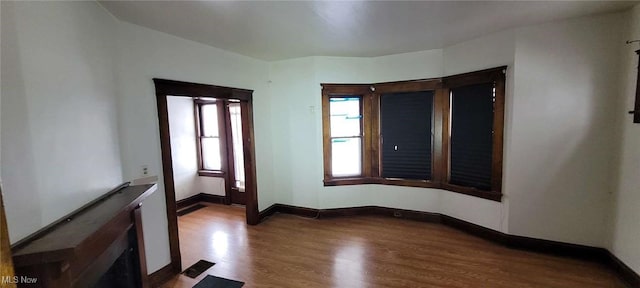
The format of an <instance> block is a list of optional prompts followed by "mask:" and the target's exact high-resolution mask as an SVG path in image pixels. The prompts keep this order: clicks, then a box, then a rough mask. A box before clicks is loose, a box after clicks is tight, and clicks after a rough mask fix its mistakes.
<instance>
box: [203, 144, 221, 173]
mask: <svg viewBox="0 0 640 288" xmlns="http://www.w3.org/2000/svg"><path fill="white" fill-rule="evenodd" d="M202 166H203V168H204V169H206V170H220V169H222V161H221V160H220V138H202Z"/></svg>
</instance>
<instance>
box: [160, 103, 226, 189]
mask: <svg viewBox="0 0 640 288" xmlns="http://www.w3.org/2000/svg"><path fill="white" fill-rule="evenodd" d="M167 110H168V114H169V134H170V135H171V157H172V159H171V160H172V163H173V182H174V187H175V193H176V200H182V199H185V198H189V197H191V196H193V195H196V194H200V193H206V194H212V195H220V196H224V194H225V191H224V190H225V186H224V178H220V177H205V176H198V154H197V153H198V152H197V146H196V122H195V116H194V104H193V98H191V97H178V96H169V97H167Z"/></svg>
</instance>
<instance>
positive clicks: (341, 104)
mask: <svg viewBox="0 0 640 288" xmlns="http://www.w3.org/2000/svg"><path fill="white" fill-rule="evenodd" d="M329 115H331V137H348V136H360V135H361V134H360V127H361V126H360V119H361V118H362V116H361V115H360V98H357V97H351V98H331V99H329Z"/></svg>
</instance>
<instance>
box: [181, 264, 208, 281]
mask: <svg viewBox="0 0 640 288" xmlns="http://www.w3.org/2000/svg"><path fill="white" fill-rule="evenodd" d="M215 264H216V263H213V262H209V261H205V260H200V261H198V262H196V264H193V265H191V267H189V268H187V270H184V272H182V274H184V275H187V277H191V278H196V277H198V275H200V274H202V272H204V271H206V270H207V269H209V268H211V266H213V265H215Z"/></svg>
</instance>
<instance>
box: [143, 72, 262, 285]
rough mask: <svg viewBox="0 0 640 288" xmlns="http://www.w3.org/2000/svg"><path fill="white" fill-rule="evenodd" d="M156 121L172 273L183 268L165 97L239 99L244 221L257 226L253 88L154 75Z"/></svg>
mask: <svg viewBox="0 0 640 288" xmlns="http://www.w3.org/2000/svg"><path fill="white" fill-rule="evenodd" d="M153 82H154V84H155V89H156V102H157V106H158V121H159V129H160V148H161V150H162V175H163V178H164V192H165V201H166V206H167V221H168V226H169V227H168V228H169V249H170V253H171V267H172V268H173V271H174V272H178V273H179V272H180V271H182V260H181V258H180V243H179V239H178V218H177V215H176V194H175V186H174V179H173V163H172V162H171V157H172V156H171V135H170V133H169V112H168V107H167V97H168V96H186V97H192V98H196V97H213V98H217V99H237V100H240V111H241V121H242V145H243V150H244V151H243V154H244V169H245V193H246V194H245V195H246V205H245V208H246V213H247V224H249V225H256V224H258V223H259V219H258V195H257V183H256V164H255V145H254V140H253V139H254V138H253V135H254V134H253V96H252V94H253V91H252V90H246V89H238V88H231V87H223V86H216V85H209V84H198V83H190V82H182V81H174V80H166V79H157V78H154V79H153Z"/></svg>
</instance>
